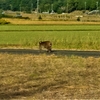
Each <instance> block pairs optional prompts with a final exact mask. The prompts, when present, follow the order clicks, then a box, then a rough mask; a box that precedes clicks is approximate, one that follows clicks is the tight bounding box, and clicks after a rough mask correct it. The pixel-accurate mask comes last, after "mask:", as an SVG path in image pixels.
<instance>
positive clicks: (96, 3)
mask: <svg viewBox="0 0 100 100" xmlns="http://www.w3.org/2000/svg"><path fill="white" fill-rule="evenodd" d="M96 6H97V10H98V1H97V2H96Z"/></svg>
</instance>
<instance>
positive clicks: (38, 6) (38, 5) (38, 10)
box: [37, 0, 39, 13]
mask: <svg viewBox="0 0 100 100" xmlns="http://www.w3.org/2000/svg"><path fill="white" fill-rule="evenodd" d="M37 13H39V0H37Z"/></svg>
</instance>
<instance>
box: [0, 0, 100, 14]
mask: <svg viewBox="0 0 100 100" xmlns="http://www.w3.org/2000/svg"><path fill="white" fill-rule="evenodd" d="M0 9H2V10H12V11H24V12H29V13H30V12H31V11H36V12H40V13H42V12H49V13H51V12H55V13H70V12H72V11H75V10H89V11H91V10H99V9H100V0H0Z"/></svg>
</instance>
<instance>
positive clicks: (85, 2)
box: [84, 2, 86, 12]
mask: <svg viewBox="0 0 100 100" xmlns="http://www.w3.org/2000/svg"><path fill="white" fill-rule="evenodd" d="M84 4H85V12H86V2H85V3H84Z"/></svg>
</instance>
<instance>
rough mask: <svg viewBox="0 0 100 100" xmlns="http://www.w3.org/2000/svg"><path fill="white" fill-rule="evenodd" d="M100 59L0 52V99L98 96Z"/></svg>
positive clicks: (51, 98)
mask: <svg viewBox="0 0 100 100" xmlns="http://www.w3.org/2000/svg"><path fill="white" fill-rule="evenodd" d="M99 66H100V58H93V57H88V58H82V57H78V56H70V57H68V56H56V55H53V54H52V55H46V54H39V55H31V54H8V53H0V79H1V80H0V99H22V98H24V99H26V100H28V99H29V100H37V99H39V100H44V99H46V100H58V99H59V100H66V99H100V96H99V94H100V84H99V82H100V67H99Z"/></svg>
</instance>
